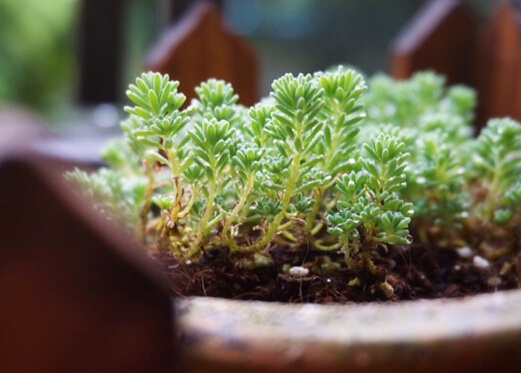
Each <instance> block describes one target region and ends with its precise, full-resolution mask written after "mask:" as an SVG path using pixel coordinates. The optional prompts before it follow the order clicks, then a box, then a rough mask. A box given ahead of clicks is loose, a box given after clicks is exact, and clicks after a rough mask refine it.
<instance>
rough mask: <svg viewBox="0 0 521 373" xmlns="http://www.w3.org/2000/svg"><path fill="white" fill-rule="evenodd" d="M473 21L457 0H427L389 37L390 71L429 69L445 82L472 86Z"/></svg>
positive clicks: (402, 73)
mask: <svg viewBox="0 0 521 373" xmlns="http://www.w3.org/2000/svg"><path fill="white" fill-rule="evenodd" d="M478 39H479V29H478V25H477V21H476V20H475V18H474V16H473V15H472V14H471V12H470V11H469V9H468V7H467V6H466V5H465V2H464V1H461V0H431V1H429V2H428V3H427V4H426V5H425V6H424V7H423V8H422V9H421V10H420V11H419V12H418V13H417V14H416V15H415V17H414V18H413V19H412V20H411V21H410V22H409V24H407V25H406V26H405V27H404V28H403V29H402V31H401V32H400V34H399V35H398V36H397V37H396V39H395V40H394V41H393V43H392V46H391V49H392V62H391V63H392V67H391V73H392V75H393V76H394V77H396V78H399V79H406V78H408V77H409V76H410V75H411V74H412V73H414V72H415V71H419V70H426V69H433V70H435V71H436V72H438V73H442V74H444V75H445V76H446V77H447V82H448V84H455V83H465V84H470V85H473V86H475V82H476V76H475V71H474V67H475V61H476V60H477V53H478V49H477V48H478Z"/></svg>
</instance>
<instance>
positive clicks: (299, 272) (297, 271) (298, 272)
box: [289, 267, 309, 277]
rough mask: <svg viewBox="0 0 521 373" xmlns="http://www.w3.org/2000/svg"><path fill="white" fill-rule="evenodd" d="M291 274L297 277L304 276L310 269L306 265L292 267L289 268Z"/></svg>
mask: <svg viewBox="0 0 521 373" xmlns="http://www.w3.org/2000/svg"><path fill="white" fill-rule="evenodd" d="M289 274H290V275H292V276H295V277H304V276H307V275H308V274H309V269H307V268H304V267H291V268H290V269H289Z"/></svg>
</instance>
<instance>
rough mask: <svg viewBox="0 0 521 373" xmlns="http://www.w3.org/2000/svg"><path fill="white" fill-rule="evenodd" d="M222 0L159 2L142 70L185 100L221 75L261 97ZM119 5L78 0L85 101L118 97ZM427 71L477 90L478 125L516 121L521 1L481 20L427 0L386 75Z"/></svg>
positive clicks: (453, 5)
mask: <svg viewBox="0 0 521 373" xmlns="http://www.w3.org/2000/svg"><path fill="white" fill-rule="evenodd" d="M221 4H222V0H213V1H209V0H206V1H194V0H181V1H173V0H161V1H160V5H161V7H162V10H161V13H162V14H163V23H164V25H165V27H164V32H163V33H162V35H161V36H160V38H159V39H158V41H157V43H156V44H155V45H154V46H152V47H151V48H150V54H149V56H148V58H147V62H146V66H144V68H145V69H147V70H148V69H150V70H155V71H160V72H163V73H169V74H170V75H171V76H172V77H173V78H175V79H177V80H179V81H180V82H181V87H180V89H181V91H183V93H185V94H186V95H187V96H188V98H191V97H193V87H194V86H196V85H197V84H199V82H201V81H203V80H205V79H208V78H210V77H216V78H221V79H225V80H227V81H230V82H231V83H232V84H233V86H234V88H235V89H236V91H237V92H238V93H239V95H240V97H241V102H242V103H243V104H245V105H250V104H252V103H253V102H255V101H256V100H257V99H258V95H259V92H258V83H259V82H258V80H259V67H258V59H257V58H256V56H255V53H254V51H253V50H252V49H251V48H250V47H249V46H248V45H247V42H246V41H245V40H243V39H242V38H241V37H239V36H238V35H236V34H234V33H233V32H232V31H231V30H229V29H228V28H227V27H226V25H225V24H224V21H223V19H222V17H221V14H220V9H219V8H220V7H221ZM124 5H125V1H124V0H112V1H108V2H106V1H105V0H84V1H83V11H82V16H81V27H80V29H81V30H83V32H82V37H81V39H82V40H83V42H82V43H81V46H82V47H81V51H83V53H82V54H81V56H82V59H81V66H82V68H81V74H80V83H81V84H80V87H81V89H80V100H81V101H82V102H84V103H96V102H105V101H116V99H117V97H118V91H117V90H118V87H120V85H119V81H118V77H120V76H121V74H120V72H119V70H120V67H121V61H120V56H121V42H120V37H121V33H120V29H121V24H120V23H121V19H122V14H123V11H122V9H123V8H124ZM100 8H101V9H104V11H103V12H100V11H99V9H100ZM93 20H95V22H93ZM424 69H433V70H435V71H437V72H439V73H442V74H445V75H446V77H447V81H448V83H449V84H455V83H464V84H467V85H470V86H472V87H474V88H476V89H477V91H478V101H479V105H478V120H477V121H478V125H479V126H480V125H482V124H483V123H484V122H485V121H486V119H487V118H490V117H498V116H510V117H513V118H514V119H517V120H521V4H520V1H519V0H501V1H498V2H497V3H496V6H495V10H494V11H493V13H492V14H491V15H490V16H489V17H488V19H487V21H486V23H485V24H483V23H482V22H479V21H478V18H477V17H476V15H475V14H474V13H473V11H472V9H471V7H470V6H469V4H468V3H467V2H466V1H465V0H430V1H427V2H426V4H425V5H424V6H423V8H422V9H420V10H419V11H418V13H417V14H416V15H415V16H414V17H413V19H411V21H410V22H409V24H408V25H406V26H405V27H404V29H403V30H402V31H401V32H400V33H399V35H398V36H397V37H396V38H395V39H394V41H393V42H392V43H391V66H390V72H391V74H392V75H393V76H394V77H396V78H407V77H409V76H410V75H411V74H412V73H413V72H415V71H418V70H424Z"/></svg>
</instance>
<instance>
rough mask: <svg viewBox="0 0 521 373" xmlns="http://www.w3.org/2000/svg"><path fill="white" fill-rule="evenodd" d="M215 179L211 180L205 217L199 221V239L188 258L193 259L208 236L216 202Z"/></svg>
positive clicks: (189, 252) (195, 241) (196, 240)
mask: <svg viewBox="0 0 521 373" xmlns="http://www.w3.org/2000/svg"><path fill="white" fill-rule="evenodd" d="M215 189H216V185H215V179H214V178H212V179H211V180H210V185H209V188H208V199H207V200H206V209H205V210H204V215H203V217H202V219H201V220H200V221H199V229H198V231H197V237H196V239H195V240H194V242H193V244H192V246H191V247H190V250H189V251H188V254H187V257H188V258H191V257H192V256H194V255H195V254H196V253H197V252H198V251H199V248H200V246H201V243H202V242H203V240H204V237H205V235H206V230H207V227H208V222H209V221H210V218H211V217H212V215H213V210H214V202H215Z"/></svg>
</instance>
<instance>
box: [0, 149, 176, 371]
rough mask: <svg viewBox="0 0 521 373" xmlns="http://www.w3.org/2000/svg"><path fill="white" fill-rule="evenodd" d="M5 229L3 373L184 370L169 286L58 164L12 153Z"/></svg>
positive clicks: (5, 168)
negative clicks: (176, 359)
mask: <svg viewBox="0 0 521 373" xmlns="http://www.w3.org/2000/svg"><path fill="white" fill-rule="evenodd" d="M0 226H1V227H2V229H1V232H2V235H1V241H0V330H1V332H0V371H1V372H2V373H26V372H42V373H68V372H76V373H87V372H89V373H90V372H110V373H124V372H125V373H142V372H157V373H159V372H168V371H172V372H174V371H176V370H175V365H174V360H173V359H174V356H175V355H174V353H175V348H174V334H173V330H172V324H173V323H172V305H171V304H172V303H171V299H170V296H169V292H168V291H167V290H166V288H165V286H164V284H163V281H162V280H160V279H158V278H157V275H156V273H157V272H155V271H154V270H153V269H152V267H150V265H149V264H147V262H146V261H145V259H144V255H143V254H142V253H141V254H140V252H139V250H138V249H136V248H134V247H133V246H132V245H131V244H130V243H129V242H128V240H127V239H126V238H125V237H122V236H121V234H119V233H118V231H117V230H116V229H114V227H111V225H110V224H107V222H106V221H101V219H100V218H99V217H98V216H95V215H94V214H93V211H91V209H90V208H89V207H88V206H87V204H86V203H85V201H82V200H80V199H79V198H78V197H77V196H76V195H75V194H74V193H72V192H71V190H70V188H68V186H66V185H65V184H64V183H63V181H62V177H61V175H59V174H56V173H55V172H54V167H53V165H52V164H49V163H48V162H47V161H45V160H44V159H39V160H35V159H33V158H30V157H27V156H18V157H16V158H12V157H6V156H5V154H4V157H2V159H1V160H0ZM178 371H179V370H178Z"/></svg>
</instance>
